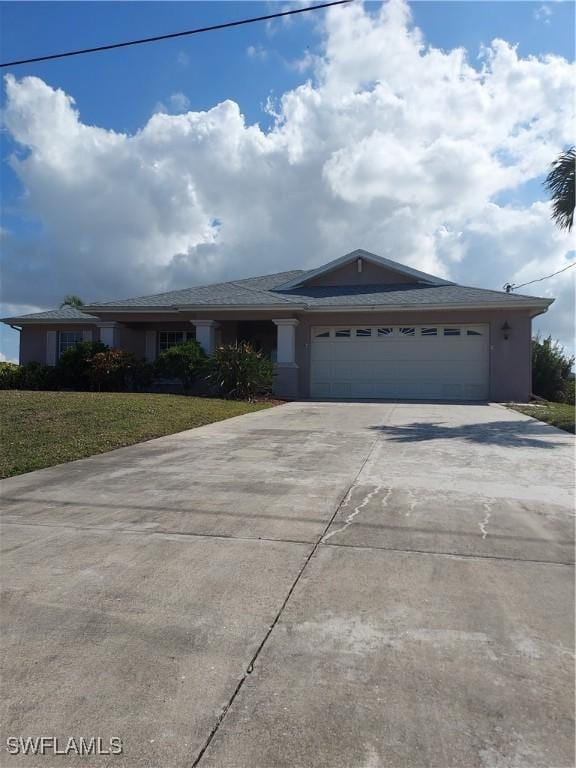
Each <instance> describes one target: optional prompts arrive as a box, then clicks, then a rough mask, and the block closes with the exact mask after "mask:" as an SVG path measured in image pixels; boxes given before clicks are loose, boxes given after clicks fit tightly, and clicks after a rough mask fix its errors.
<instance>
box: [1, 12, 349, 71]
mask: <svg viewBox="0 0 576 768" xmlns="http://www.w3.org/2000/svg"><path fill="white" fill-rule="evenodd" d="M351 2H352V0H334V2H330V3H322V4H321V5H310V6H308V7H307V8H296V9H295V10H293V11H282V12H281V13H270V14H268V15H267V16H255V17H253V18H251V19H240V20H239V21H227V22H225V23H223V24H212V25H211V26H210V27H198V28H197V29H187V30H186V31H184V32H172V33H171V34H168V35H155V36H154V37H143V38H141V39H139V40H128V41H127V42H125V43H111V44H110V45H99V46H97V47H96V48H82V49H80V50H77V51H66V52H65V53H52V54H50V55H49V56H35V57H34V58H32V59H18V60H17V61H7V62H5V63H4V64H0V69H2V68H4V67H16V66H19V65H20V64H34V63H36V62H38V61H51V60H52V59H65V58H67V57H68V56H80V55H82V54H84V53H98V52H100V51H110V50H112V49H113V48H127V47H128V46H129V45H142V43H156V42H158V40H172V39H173V38H175V37H186V36H187V35H198V34H200V33H201V32H214V31H215V30H217V29H228V28H229V27H240V26H242V25H243V24H254V23H255V22H257V21H268V20H269V19H279V18H280V17H282V16H294V15H295V14H297V13H308V11H317V10H320V9H321V8H330V7H331V6H333V5H345V4H346V3H351Z"/></svg>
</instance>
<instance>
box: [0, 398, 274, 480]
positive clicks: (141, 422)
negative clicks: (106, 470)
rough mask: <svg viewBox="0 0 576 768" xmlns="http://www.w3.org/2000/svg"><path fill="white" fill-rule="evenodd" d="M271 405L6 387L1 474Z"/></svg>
mask: <svg viewBox="0 0 576 768" xmlns="http://www.w3.org/2000/svg"><path fill="white" fill-rule="evenodd" d="M268 407H269V404H268V403H246V402H238V401H233V400H217V399H210V398H200V397H184V396H181V395H151V394H125V393H116V392H29V391H15V390H6V391H0V438H1V439H0V477H10V476H12V475H19V474H21V473H22V472H30V471H31V470H33V469H41V468H43V467H51V466H53V465H54V464H60V463H62V462H65V461H73V460H74V459H81V458H84V457H85V456H92V455H93V454H95V453H103V452H105V451H110V450H112V449H113V448H120V447H122V446H124V445H132V444H134V443H139V442H142V441H143V440H149V439H151V438H153V437H161V436H162V435H169V434H172V433H173V432H180V431H182V430H184V429H191V428H192V427H200V426H202V425H203V424H210V423H211V422H213V421H222V420H223V419H228V418H230V417H231V416H240V415H241V414H243V413H251V412H253V411H259V410H262V409H263V408H268Z"/></svg>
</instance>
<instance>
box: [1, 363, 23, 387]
mask: <svg viewBox="0 0 576 768" xmlns="http://www.w3.org/2000/svg"><path fill="white" fill-rule="evenodd" d="M19 381H20V366H19V365H16V363H0V389H18V388H19Z"/></svg>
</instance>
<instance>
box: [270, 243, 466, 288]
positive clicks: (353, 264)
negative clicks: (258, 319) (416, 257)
mask: <svg viewBox="0 0 576 768" xmlns="http://www.w3.org/2000/svg"><path fill="white" fill-rule="evenodd" d="M366 266H368V269H366V268H365V267H366ZM375 276H378V277H377V279H375ZM366 283H372V284H375V283H379V284H381V285H389V284H397V283H404V284H406V283H424V284H426V285H453V283H451V282H450V281H449V280H443V279H442V278H440V277H436V276H434V275H429V274H428V273H427V272H420V270H418V269H413V268H412V267H407V266H405V265H404V264H400V263H398V262H397V261H392V260H391V259H385V258H384V257H382V256H377V255H376V254H375V253H370V251H365V250H363V249H362V248H358V249H356V250H355V251H351V252H350V253H347V254H346V255H344V256H341V257H340V258H338V259H334V260H333V261H329V262H328V263H327V264H323V265H322V266H321V267H317V268H316V269H311V270H309V271H308V272H304V273H303V274H302V275H298V276H297V277H295V278H293V279H292V280H290V281H288V282H286V283H283V284H282V285H279V286H278V287H277V289H276V290H282V291H283V290H288V289H290V288H299V287H301V286H304V285H318V286H320V285H362V284H366Z"/></svg>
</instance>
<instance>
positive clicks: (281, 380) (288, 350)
mask: <svg viewBox="0 0 576 768" xmlns="http://www.w3.org/2000/svg"><path fill="white" fill-rule="evenodd" d="M272 322H273V323H274V325H275V326H276V328H277V329H278V330H277V344H276V376H275V380H274V394H275V395H278V396H279V397H287V398H295V397H298V364H297V363H296V326H297V325H298V323H299V321H298V320H295V319H294V318H282V319H281V320H272Z"/></svg>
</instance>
